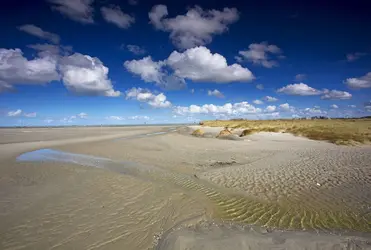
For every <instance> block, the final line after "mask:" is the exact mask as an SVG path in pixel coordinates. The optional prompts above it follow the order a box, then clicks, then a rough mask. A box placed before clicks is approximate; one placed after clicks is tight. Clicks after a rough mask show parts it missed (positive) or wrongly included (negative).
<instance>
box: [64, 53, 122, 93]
mask: <svg viewBox="0 0 371 250" xmlns="http://www.w3.org/2000/svg"><path fill="white" fill-rule="evenodd" d="M108 71H109V70H108V68H107V67H105V66H104V65H103V63H102V62H101V61H100V60H99V59H98V58H96V57H91V56H88V55H82V54H80V53H75V54H73V55H70V56H65V57H62V58H61V59H60V72H61V75H62V80H63V83H64V85H65V86H66V88H67V89H68V90H69V91H71V92H74V93H77V94H86V95H102V96H110V97H117V96H120V94H121V93H120V91H115V90H114V89H113V86H112V82H111V80H110V79H109V78H108Z"/></svg>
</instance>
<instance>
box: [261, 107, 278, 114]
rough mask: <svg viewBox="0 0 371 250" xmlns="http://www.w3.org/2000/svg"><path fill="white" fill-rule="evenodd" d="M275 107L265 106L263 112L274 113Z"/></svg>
mask: <svg viewBox="0 0 371 250" xmlns="http://www.w3.org/2000/svg"><path fill="white" fill-rule="evenodd" d="M276 108H277V107H276V106H274V105H269V106H267V107H266V108H265V110H264V111H265V112H268V113H272V112H274V111H276Z"/></svg>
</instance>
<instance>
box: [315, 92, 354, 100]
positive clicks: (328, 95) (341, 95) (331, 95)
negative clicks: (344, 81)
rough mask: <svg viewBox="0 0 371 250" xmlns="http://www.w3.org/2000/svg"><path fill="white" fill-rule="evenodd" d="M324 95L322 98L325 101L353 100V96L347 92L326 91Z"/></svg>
mask: <svg viewBox="0 0 371 250" xmlns="http://www.w3.org/2000/svg"><path fill="white" fill-rule="evenodd" d="M323 93H324V95H323V96H321V99H323V100H348V99H350V98H352V94H350V93H349V92H346V91H339V90H331V91H329V90H324V92H323Z"/></svg>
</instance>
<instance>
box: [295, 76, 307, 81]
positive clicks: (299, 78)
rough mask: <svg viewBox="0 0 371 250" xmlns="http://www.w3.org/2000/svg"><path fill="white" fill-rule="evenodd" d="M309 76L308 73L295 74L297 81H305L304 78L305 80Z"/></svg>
mask: <svg viewBox="0 0 371 250" xmlns="http://www.w3.org/2000/svg"><path fill="white" fill-rule="evenodd" d="M306 78H307V75H306V74H297V75H296V76H295V80H296V81H303V80H305V79H306Z"/></svg>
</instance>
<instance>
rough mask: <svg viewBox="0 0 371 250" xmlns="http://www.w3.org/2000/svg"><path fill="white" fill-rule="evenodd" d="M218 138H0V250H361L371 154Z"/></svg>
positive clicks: (96, 133)
mask: <svg viewBox="0 0 371 250" xmlns="http://www.w3.org/2000/svg"><path fill="white" fill-rule="evenodd" d="M197 129H203V130H204V131H205V133H206V134H207V135H208V136H202V137H200V136H192V135H191V134H192V132H193V131H195V130H197ZM222 129H223V128H215V127H214V128H209V127H200V126H188V127H184V126H182V127H176V126H137V127H93V128H89V127H88V128H81V127H77V128H14V129H2V133H1V136H0V160H1V166H0V171H1V172H0V173H1V175H0V176H1V177H0V204H1V205H0V221H1V222H2V223H1V225H0V235H1V237H0V238H1V240H0V248H1V249H153V248H155V249H189V248H191V247H193V248H192V249H225V248H223V247H222V246H225V244H227V245H228V242H229V244H230V243H232V242H234V243H235V245H234V246H235V247H234V249H249V248H248V247H250V246H251V247H254V246H256V244H257V242H263V241H264V240H266V239H268V238H269V237H270V238H269V239H271V238H275V239H276V238H277V237H276V234H278V232H285V233H283V234H280V237H281V238H280V239H282V238H283V239H285V240H283V241H282V240H277V241H274V242H276V243H275V244H273V245H269V244H270V243H269V244H268V245H267V246H269V247H274V246H276V247H284V246H285V245H284V242H291V241H290V240H291V239H292V241H295V244H298V246H300V244H302V245H301V246H302V247H303V249H304V247H307V248H305V249H312V248H310V247H312V245H308V244H307V243H308V237H309V238H310V239H311V242H316V241H318V244H320V243H321V242H324V243H323V244H322V243H321V244H322V245H323V246H324V248H319V249H334V246H337V245H336V244H340V245H339V246H345V248H339V249H352V248H350V247H348V248H346V247H347V245H346V244H348V246H352V245H351V244H350V243H349V242H355V243H357V244H358V245H359V246H362V248H361V249H369V248H370V245H367V244H366V243H367V241H369V240H370V234H369V233H370V232H371V205H370V204H371V192H369V190H371V164H370V162H371V146H369V145H357V146H339V145H335V144H331V143H328V142H324V141H315V140H310V139H308V138H304V137H299V136H294V135H292V134H289V133H272V132H261V133H255V134H252V135H248V136H245V137H243V138H239V137H238V136H237V134H239V133H241V131H240V130H238V129H236V130H235V131H234V133H235V134H236V136H231V137H219V138H215V137H216V136H217V134H218V132H219V131H221V130H222ZM214 223H215V224H214ZM216 225H219V226H216ZM226 225H232V226H226ZM233 225H236V226H237V225H238V227H242V229H241V228H238V229H236V228H234V226H233ZM252 225H254V227H258V228H262V229H264V230H268V231H269V233H272V235H269V236H267V237H265V236H264V235H265V234H264V233H263V234H262V233H251V230H250V229H246V227H248V228H250V227H251V226H252ZM254 232H255V231H254ZM264 232H265V231H264ZM306 234H307V235H306ZM332 234H335V235H336V236H333V237H332V236H331V235H332ZM223 235H224V236H223ZM231 235H233V237H232V236H231ZM222 236H223V237H224V238H223V237H222ZM227 236H228V237H227ZM246 237H247V238H250V239H254V240H251V241H248V242H254V244H255V245H250V246H249V243H248V242H246ZM334 237H335V238H334ZM200 238H202V240H199V239H200ZM217 239H219V240H217ZM220 239H223V241H221V240H220ZM268 241H269V242H272V240H268ZM185 242H186V243H185ZM280 242H281V243H280ZM223 244H224V245H223ZM251 244H252V243H251ZM280 244H281V245H280ZM282 244H283V245H282ZM290 244H291V243H290ZM341 244H343V245H341ZM257 245H259V244H257ZM202 246H205V248H202ZM290 246H291V247H292V246H295V245H292V244H291V245H290ZM315 246H316V245H315V244H314V245H313V247H315ZM187 247H188V248H187ZM206 247H208V248H206ZM218 247H219V248H218ZM367 247H368V248H367ZM251 249H259V248H251ZM287 249H300V248H287ZM313 249H316V248H313Z"/></svg>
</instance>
